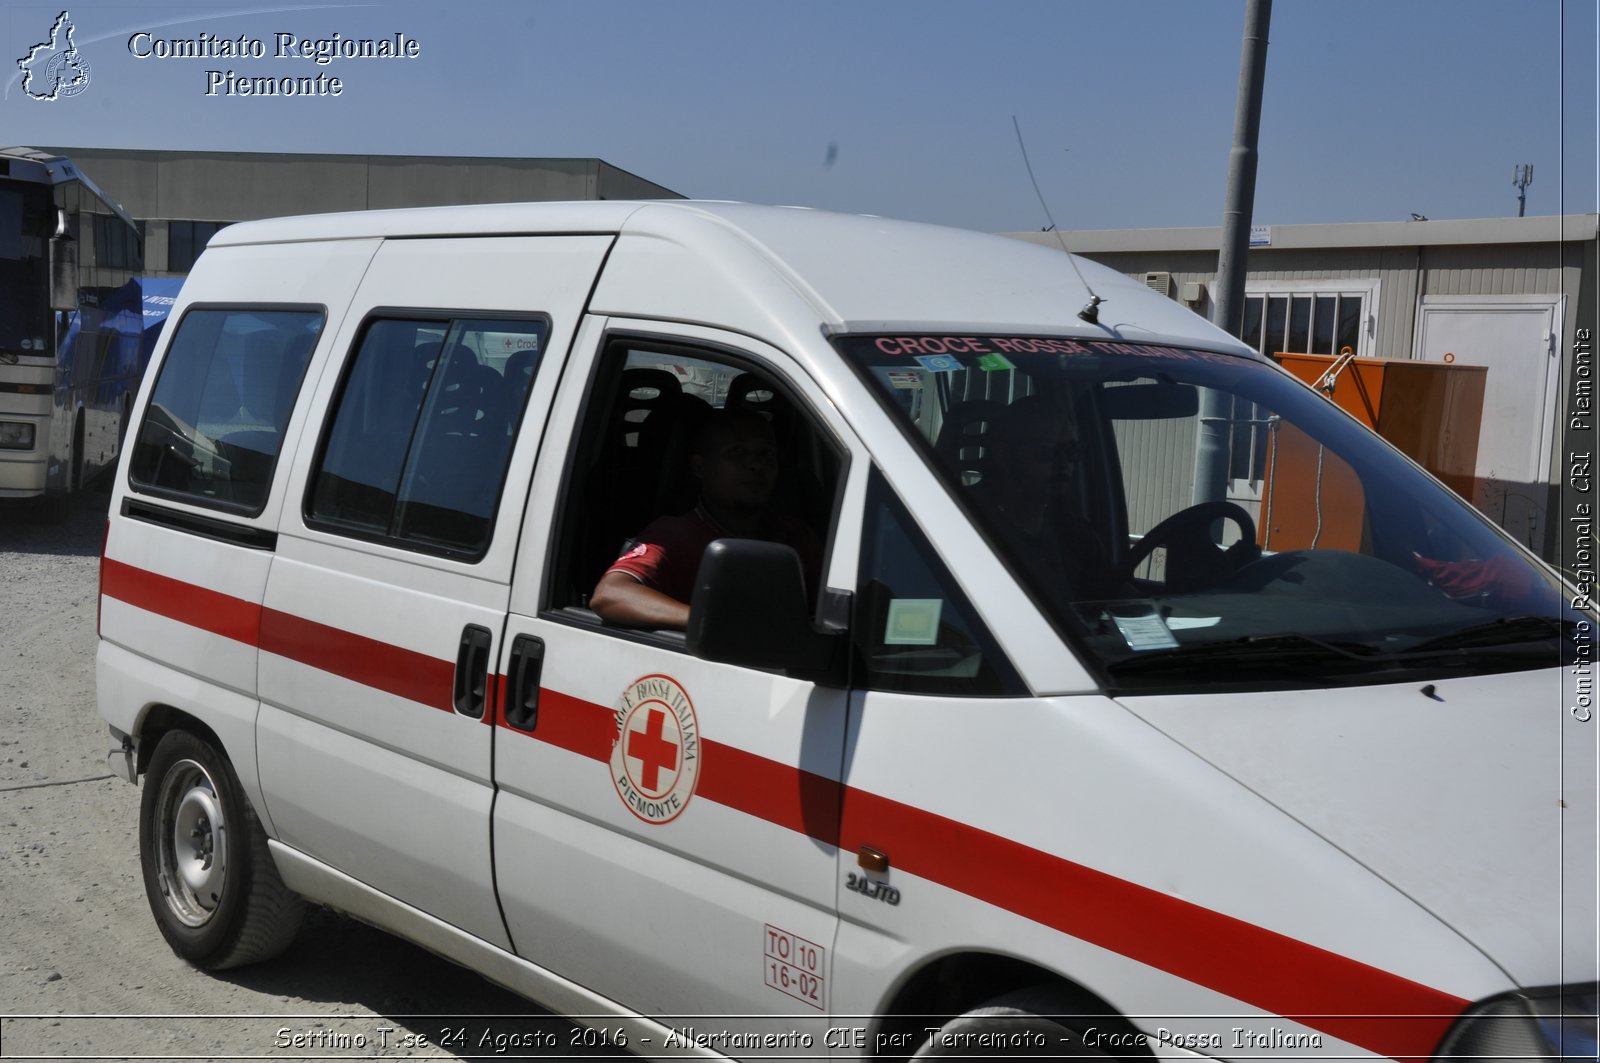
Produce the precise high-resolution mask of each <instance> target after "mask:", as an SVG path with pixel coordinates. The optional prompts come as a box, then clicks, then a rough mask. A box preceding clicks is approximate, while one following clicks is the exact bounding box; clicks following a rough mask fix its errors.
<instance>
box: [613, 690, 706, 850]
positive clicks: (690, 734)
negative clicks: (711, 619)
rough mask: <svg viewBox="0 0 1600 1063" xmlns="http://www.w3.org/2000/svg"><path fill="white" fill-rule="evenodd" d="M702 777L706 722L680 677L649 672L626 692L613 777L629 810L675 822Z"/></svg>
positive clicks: (647, 819) (619, 714)
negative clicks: (702, 722) (699, 717)
mask: <svg viewBox="0 0 1600 1063" xmlns="http://www.w3.org/2000/svg"><path fill="white" fill-rule="evenodd" d="M699 779H700V724H699V722H698V721H697V720H696V719H695V715H694V706H693V705H692V704H690V703H689V695H688V694H687V693H685V691H684V689H683V687H681V686H679V685H678V681H677V680H676V679H673V678H671V677H670V676H664V675H647V676H644V677H642V678H640V679H636V680H634V682H633V685H631V686H630V687H628V689H627V690H624V691H623V692H622V699H621V702H620V703H619V705H618V707H617V739H616V743H615V744H614V745H613V746H612V747H611V781H612V782H613V783H614V784H615V785H616V787H617V794H618V796H620V797H621V798H622V801H623V803H624V804H625V805H627V806H628V811H630V812H632V813H633V814H634V815H635V816H638V817H639V818H640V819H642V820H644V821H645V822H646V823H670V822H672V821H673V820H674V819H677V818H678V816H679V815H680V814H681V813H682V812H683V809H684V807H685V806H686V805H688V803H689V798H690V797H692V796H693V795H694V788H695V783H697V782H698V781H699Z"/></svg>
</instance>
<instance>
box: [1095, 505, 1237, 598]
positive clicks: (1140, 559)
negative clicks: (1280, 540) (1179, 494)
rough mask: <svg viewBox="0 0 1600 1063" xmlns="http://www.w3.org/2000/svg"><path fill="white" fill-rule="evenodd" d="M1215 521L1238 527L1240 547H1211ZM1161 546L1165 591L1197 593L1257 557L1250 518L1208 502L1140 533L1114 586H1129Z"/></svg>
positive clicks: (1233, 506)
mask: <svg viewBox="0 0 1600 1063" xmlns="http://www.w3.org/2000/svg"><path fill="white" fill-rule="evenodd" d="M1216 520H1231V521H1233V523H1235V524H1237V525H1238V526H1239V541H1238V542H1236V543H1234V544H1233V545H1232V546H1230V547H1228V548H1227V549H1226V550H1224V549H1221V548H1220V547H1218V546H1217V545H1216V544H1215V543H1213V542H1212V541H1211V536H1210V534H1209V529H1210V528H1211V523H1212V521H1216ZM1163 546H1165V547H1166V548H1167V578H1166V585H1167V589H1168V590H1169V591H1192V590H1199V589H1201V588H1204V587H1209V586H1212V585H1214V584H1217V583H1220V582H1221V581H1222V580H1224V579H1226V578H1228V577H1229V576H1231V575H1232V574H1233V573H1234V572H1236V571H1238V570H1239V569H1240V568H1242V567H1244V566H1245V565H1247V564H1249V563H1250V562H1251V561H1254V560H1255V559H1256V558H1257V557H1259V556H1261V547H1259V546H1257V545H1256V522H1255V521H1253V520H1251V519H1250V514H1249V513H1248V512H1246V511H1245V509H1244V507H1242V506H1240V505H1238V504H1237V503H1235V502H1228V501H1226V500H1223V499H1213V500H1212V501H1210V502H1201V503H1198V504H1196V505H1193V506H1190V507H1189V508H1188V509H1180V510H1179V511H1178V512H1176V513H1174V514H1173V515H1172V516H1170V517H1168V518H1167V519H1166V520H1164V521H1162V522H1161V523H1159V524H1157V525H1156V526H1155V527H1154V528H1151V529H1150V530H1149V531H1147V532H1145V534H1144V536H1143V537H1142V538H1141V539H1140V540H1139V541H1138V542H1137V543H1135V544H1134V546H1133V548H1132V549H1131V550H1129V551H1128V556H1127V557H1125V558H1123V560H1122V564H1121V566H1119V567H1118V569H1117V580H1118V582H1119V583H1121V584H1127V583H1129V582H1131V581H1132V579H1133V574H1134V572H1135V571H1136V570H1137V569H1138V568H1139V566H1140V565H1142V564H1144V562H1145V559H1146V558H1148V557H1149V556H1150V555H1151V554H1153V553H1155V552H1156V550H1157V549H1159V548H1160V547H1163Z"/></svg>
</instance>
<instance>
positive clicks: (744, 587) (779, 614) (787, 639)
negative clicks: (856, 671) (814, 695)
mask: <svg viewBox="0 0 1600 1063" xmlns="http://www.w3.org/2000/svg"><path fill="white" fill-rule="evenodd" d="M686 641H687V643H688V647H689V652H690V653H692V654H694V655H695V656H696V657H702V658H704V659H705V660H708V661H720V662H722V663H724V664H738V665H744V666H747V667H750V668H764V669H768V670H775V671H782V672H784V673H786V674H789V675H793V676H797V677H804V678H809V679H824V678H827V677H829V676H832V675H834V674H835V673H836V670H837V669H838V668H839V667H840V665H841V661H842V655H841V650H842V644H843V642H844V638H843V636H841V635H837V634H830V633H826V632H822V631H818V630H816V628H814V627H812V625H811V610H810V607H809V606H808V605H807V604H806V585H805V575H804V573H803V572H802V570H801V567H800V555H799V554H797V553H795V552H794V548H793V547H789V546H780V545H779V544H777V543H768V542H761V541H759V540H756V539H718V540H717V541H716V542H714V543H712V544H711V545H710V546H708V547H706V552H705V556H704V557H703V558H702V559H701V561H700V572H699V575H698V576H697V577H696V578H695V587H694V598H693V600H692V601H691V602H690V604H689V629H688V631H687V632H686Z"/></svg>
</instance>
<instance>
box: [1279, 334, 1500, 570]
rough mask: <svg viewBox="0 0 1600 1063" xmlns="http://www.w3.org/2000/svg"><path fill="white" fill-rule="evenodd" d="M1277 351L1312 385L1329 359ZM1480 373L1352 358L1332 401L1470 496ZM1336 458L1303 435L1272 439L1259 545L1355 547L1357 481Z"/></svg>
mask: <svg viewBox="0 0 1600 1063" xmlns="http://www.w3.org/2000/svg"><path fill="white" fill-rule="evenodd" d="M1277 358H1278V361H1279V362H1280V363H1281V364H1282V365H1283V367H1284V368H1285V369H1287V370H1289V372H1291V373H1293V374H1294V375H1295V376H1297V377H1299V378H1300V379H1301V380H1303V381H1305V382H1306V383H1307V384H1312V385H1314V384H1315V383H1316V381H1317V380H1319V379H1320V378H1321V377H1322V376H1323V374H1324V373H1326V372H1327V371H1328V369H1329V367H1330V366H1332V365H1333V364H1334V362H1335V361H1336V359H1335V358H1334V357H1333V356H1332V355H1326V354H1282V353H1280V354H1278V355H1277ZM1487 375H1488V370H1487V369H1486V368H1485V367H1483V366H1478V365H1454V364H1449V365H1447V364H1441V363H1439V362H1422V361H1413V360H1411V359H1398V358H1358V359H1355V360H1353V361H1350V362H1349V363H1348V364H1346V365H1345V367H1344V368H1343V370H1341V371H1340V373H1339V375H1338V376H1337V377H1336V378H1335V380H1334V383H1333V389H1332V393H1331V395H1330V398H1331V399H1332V401H1333V402H1334V403H1336V404H1337V405H1338V406H1339V408H1340V409H1342V410H1344V411H1346V412H1347V413H1349V414H1350V415H1352V416H1353V417H1355V418H1356V419H1357V420H1359V421H1361V422H1362V423H1363V424H1365V425H1367V426H1368V427H1369V428H1372V429H1373V430H1375V431H1376V432H1377V433H1378V434H1379V435H1381V436H1383V438H1385V439H1387V440H1388V441H1389V442H1391V443H1393V444H1394V445H1395V446H1396V447H1398V448H1399V449H1400V450H1401V451H1402V452H1403V453H1405V454H1406V455H1407V456H1409V457H1410V458H1411V459H1412V460H1414V461H1415V462H1417V464H1419V465H1421V466H1422V467H1423V468H1424V469H1427V470H1428V471H1429V472H1431V473H1432V474H1433V475H1435V476H1437V477H1438V478H1439V479H1440V480H1442V481H1443V482H1444V483H1445V484H1446V485H1448V486H1449V487H1450V489H1451V490H1453V491H1455V492H1456V494H1458V495H1460V496H1461V497H1462V498H1464V499H1467V500H1469V501H1470V500H1471V498H1472V489H1473V474H1474V470H1475V468H1476V466H1477V461H1478V431H1479V426H1480V424H1481V422H1482V419H1483V395H1484V383H1485V380H1486V378H1487ZM1335 460H1336V459H1332V458H1331V457H1329V456H1326V455H1324V454H1323V453H1322V448H1320V447H1318V446H1317V445H1316V443H1315V442H1313V441H1312V440H1310V439H1308V438H1306V437H1304V436H1299V437H1298V438H1293V439H1286V438H1280V439H1279V440H1278V446H1277V448H1276V453H1275V454H1269V455H1268V467H1267V473H1266V491H1267V492H1268V496H1269V497H1268V499H1267V500H1266V503H1267V504H1266V505H1265V506H1264V507H1263V517H1264V519H1263V520H1262V522H1261V525H1262V526H1261V531H1260V533H1259V534H1260V538H1261V541H1262V543H1263V545H1266V546H1269V547H1271V548H1272V549H1275V550H1292V549H1306V548H1309V547H1311V546H1312V545H1313V544H1315V545H1317V546H1321V547H1330V548H1334V549H1346V550H1357V549H1360V545H1361V537H1362V526H1363V524H1364V517H1365V505H1364V501H1363V499H1362V498H1361V488H1360V485H1359V484H1358V483H1357V482H1356V480H1355V478H1354V476H1353V475H1351V474H1350V473H1349V471H1348V470H1346V469H1343V468H1342V467H1340V466H1339V465H1335V464H1333V462H1334V461H1335ZM1269 513H1270V517H1268V516H1267V514H1269Z"/></svg>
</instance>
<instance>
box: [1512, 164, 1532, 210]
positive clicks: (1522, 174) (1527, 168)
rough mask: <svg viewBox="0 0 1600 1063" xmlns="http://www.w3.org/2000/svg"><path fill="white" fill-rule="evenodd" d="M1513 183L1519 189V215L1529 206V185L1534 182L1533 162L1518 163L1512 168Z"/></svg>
mask: <svg viewBox="0 0 1600 1063" xmlns="http://www.w3.org/2000/svg"><path fill="white" fill-rule="evenodd" d="M1511 183H1512V185H1514V186H1515V187H1516V189H1517V217H1519V218H1520V217H1522V213H1523V211H1524V210H1525V209H1526V208H1527V206H1528V186H1529V185H1531V184H1533V163H1531V162H1524V163H1518V164H1517V165H1516V166H1514V167H1513V168H1512V170H1511Z"/></svg>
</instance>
